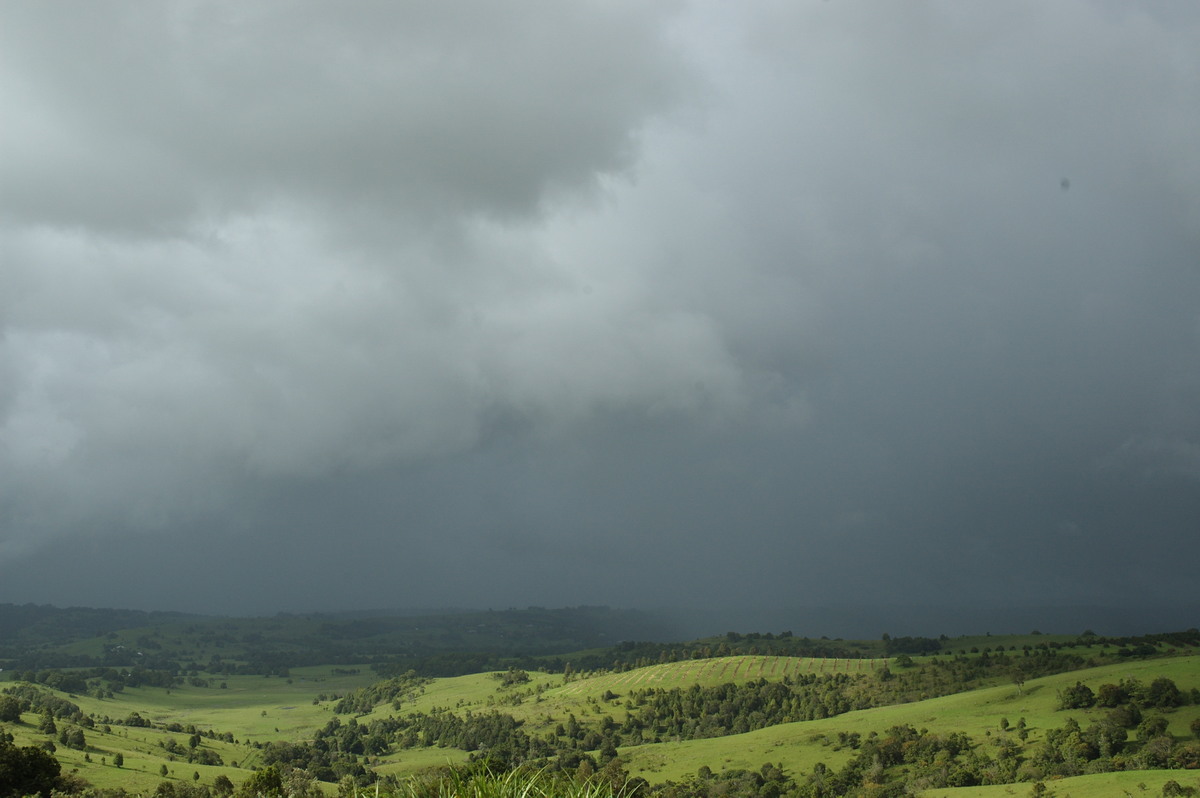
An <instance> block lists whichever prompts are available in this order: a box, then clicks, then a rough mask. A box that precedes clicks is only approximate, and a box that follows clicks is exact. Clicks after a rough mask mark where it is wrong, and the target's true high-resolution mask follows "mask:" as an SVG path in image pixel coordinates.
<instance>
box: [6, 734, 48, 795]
mask: <svg viewBox="0 0 1200 798" xmlns="http://www.w3.org/2000/svg"><path fill="white" fill-rule="evenodd" d="M61 774H62V767H61V766H60V765H59V764H58V760H57V759H55V758H54V756H53V755H52V754H50V753H49V752H47V751H43V750H42V749H40V748H37V747H35V746H32V745H27V746H23V747H21V748H18V747H17V746H15V745H13V744H12V742H11V741H10V740H9V738H8V737H7V736H0V798H19V796H24V795H41V796H44V798H49V795H50V793H51V791H52V790H53V789H54V788H55V787H56V786H57V784H58V780H59V777H60V776H61Z"/></svg>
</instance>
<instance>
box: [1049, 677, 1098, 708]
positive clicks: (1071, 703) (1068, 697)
mask: <svg viewBox="0 0 1200 798" xmlns="http://www.w3.org/2000/svg"><path fill="white" fill-rule="evenodd" d="M1095 703H1096V694H1095V693H1093V692H1092V688H1090V687H1088V686H1087V685H1086V684H1083V683H1082V682H1075V685H1074V686H1073V687H1067V688H1065V689H1063V690H1060V691H1059V694H1058V708H1059V709H1086V708H1088V707H1090V706H1093V705H1095Z"/></svg>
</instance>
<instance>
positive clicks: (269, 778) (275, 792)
mask: <svg viewBox="0 0 1200 798" xmlns="http://www.w3.org/2000/svg"><path fill="white" fill-rule="evenodd" d="M237 795H238V798H277V797H278V796H280V795H283V779H282V778H281V777H280V775H279V770H278V769H277V768H276V767H275V766H274V765H268V766H267V767H265V768H263V769H262V770H259V771H256V772H255V773H254V774H253V775H252V776H251V777H250V778H248V779H246V780H245V781H244V782H243V783H242V786H241V789H239V790H238V791H237Z"/></svg>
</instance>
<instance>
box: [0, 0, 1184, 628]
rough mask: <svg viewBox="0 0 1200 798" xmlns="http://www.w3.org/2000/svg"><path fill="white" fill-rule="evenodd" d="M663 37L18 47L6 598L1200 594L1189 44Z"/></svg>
mask: <svg viewBox="0 0 1200 798" xmlns="http://www.w3.org/2000/svg"><path fill="white" fill-rule="evenodd" d="M664 9H665V7H661V6H654V7H653V8H649V9H648V8H647V7H644V6H643V5H642V4H631V5H628V6H620V5H613V4H596V5H592V4H562V3H549V4H517V5H512V4H509V5H504V6H497V5H494V4H481V5H480V6H478V7H467V6H463V5H446V4H429V5H417V4H409V5H405V6H403V7H394V6H392V5H388V4H380V5H373V4H360V5H356V6H353V10H352V11H351V12H348V11H347V10H346V8H344V7H338V8H335V7H333V6H328V5H324V4H312V5H308V4H270V3H268V4H256V5H253V6H248V7H245V8H243V7H242V6H235V5H220V4H203V5H191V4H184V3H167V4H157V5H154V6H140V5H139V6H132V5H129V6H123V5H115V6H114V5H109V6H105V7H103V8H100V7H96V8H93V9H92V10H90V11H86V12H81V13H80V14H73V15H71V16H70V17H69V18H67V17H63V16H61V15H59V16H56V14H58V12H57V11H56V10H55V9H54V7H50V6H45V5H38V4H24V5H13V6H11V8H10V11H11V13H8V14H7V16H8V19H7V20H6V22H8V23H9V24H6V25H5V26H3V29H4V33H3V34H2V35H3V36H5V41H4V42H3V46H2V47H0V66H2V68H3V70H4V75H5V80H4V82H3V88H2V90H3V91H4V92H5V95H4V99H3V102H4V105H5V106H6V108H8V107H11V108H15V109H18V110H19V113H18V114H17V115H16V116H15V118H16V119H18V122H17V123H16V124H14V125H12V126H8V127H7V128H6V130H5V132H4V134H3V135H4V136H5V138H4V145H3V146H4V150H5V154H4V158H3V159H0V164H2V166H0V186H2V187H3V188H2V189H0V192H2V193H0V212H2V213H3V225H4V228H3V229H4V241H3V244H2V247H3V252H2V253H0V254H2V256H3V260H4V267H3V270H2V271H0V322H2V324H3V338H0V469H2V470H0V480H2V483H3V484H2V486H0V487H2V491H3V492H2V494H0V523H2V525H3V526H2V529H0V533H2V535H3V537H2V538H0V573H3V574H4V576H5V579H4V583H5V585H6V589H5V590H4V591H3V592H0V600H18V601H23V600H55V601H59V602H77V603H92V604H104V603H121V604H133V605H148V604H158V605H162V606H171V607H183V608H189V609H192V608H205V607H209V608H217V609H221V610H225V611H240V610H266V611H269V610H273V609H279V608H305V609H315V608H321V607H328V606H380V605H398V604H410V605H411V604H421V605H476V606H494V605H501V606H507V605H509V604H524V603H538V604H572V603H580V602H589V603H610V604H618V605H622V604H637V603H643V604H645V603H653V604H659V605H682V604H697V605H708V606H733V607H738V606H741V607H753V606H756V605H772V606H783V605H789V604H829V603H854V602H857V601H885V600H894V599H895V598H896V597H898V596H903V597H904V599H905V600H908V601H916V602H944V601H949V600H953V601H954V602H957V603H963V602H967V603H969V602H980V603H993V604H994V603H1002V602H1009V601H1014V602H1019V603H1039V602H1041V603H1045V602H1054V603H1080V602H1086V603H1105V602H1108V603H1112V602H1116V601H1151V600H1154V601H1176V600H1179V599H1180V598H1182V597H1183V596H1184V595H1186V594H1187V591H1188V590H1190V587H1189V586H1190V584H1191V575H1190V570H1191V569H1190V564H1191V563H1194V562H1195V558H1196V556H1197V553H1198V552H1197V549H1196V543H1195V536H1194V530H1195V528H1196V519H1197V518H1200V506H1198V502H1197V499H1196V498H1195V496H1197V495H1200V491H1198V490H1197V487H1198V485H1197V483H1198V481H1200V455H1198V454H1197V452H1198V450H1200V420H1198V418H1200V415H1198V414H1197V413H1196V408H1197V407H1200V404H1198V402H1200V269H1198V267H1197V264H1198V263H1200V190H1198V189H1197V186H1200V154H1198V151H1197V150H1196V148H1195V146H1194V142H1193V137H1194V131H1195V130H1196V129H1200V100H1198V99H1197V98H1200V61H1198V57H1197V55H1196V53H1198V52H1200V46H1197V45H1200V16H1197V15H1196V14H1195V13H1191V12H1181V11H1179V7H1178V6H1170V7H1168V6H1164V7H1162V8H1161V9H1160V8H1156V7H1154V6H1139V7H1137V8H1130V7H1125V6H1120V5H1109V4H1104V3H1059V4H1054V5H1050V6H1048V5H1045V4H1039V3H1014V4H1006V5H1003V6H995V7H993V6H987V7H984V6H964V5H962V4H956V3H946V4H938V3H921V4H914V5H908V6H896V7H887V8H881V7H880V6H879V5H878V4H870V3H861V4H859V3H852V2H840V3H824V4H811V5H797V4H793V3H765V4H758V5H755V6H754V7H752V8H750V7H747V8H735V7H732V6H726V5H722V4H691V5H683V6H679V7H670V8H669V9H665V10H664ZM1068 186H1069V189H1068V188H1067V187H1068ZM134 533H138V534H134ZM230 552H236V553H237V554H238V555H239V556H237V557H230V556H229V553H230ZM172 559H178V560H180V561H186V562H190V563H193V564H195V566H196V573H198V574H203V576H198V577H196V578H195V579H194V581H191V582H189V579H191V578H190V577H183V578H182V582H178V583H177V582H175V581H174V580H172V579H167V578H165V577H163V576H162V575H161V573H162V572H161V569H162V565H161V564H162V563H163V562H170V561H172ZM264 563H270V564H271V567H268V568H265V569H264V567H263V564H264ZM98 564H100V565H102V566H103V569H104V572H105V574H106V577H107V578H106V580H105V583H106V585H107V586H106V587H103V588H102V587H99V586H97V582H96V580H94V579H92V578H91V577H90V576H89V574H91V573H93V572H95V571H96V570H97V565H98ZM48 573H58V574H62V575H64V576H66V577H68V578H65V579H63V580H61V581H60V582H58V583H57V584H56V585H53V586H46V587H39V583H44V582H45V581H46V580H45V578H44V575H45V574H48ZM211 580H218V581H219V582H220V584H221V585H222V589H221V590H220V591H218V592H219V596H218V595H214V593H213V591H211V590H205V591H203V593H198V592H194V591H195V589H196V588H197V587H198V586H199V585H200V584H201V583H203V584H206V585H207V584H211V583H212V582H211ZM64 583H65V584H66V585H70V587H66V586H64ZM114 584H119V585H122V586H123V587H121V588H119V589H118V588H114V587H112V585H114ZM175 584H179V585H180V586H181V587H184V586H186V587H190V588H192V590H193V592H194V595H195V597H194V598H187V599H186V600H185V599H183V598H181V597H179V596H174V597H172V596H168V595H167V594H168V593H169V592H170V590H171V587H172V585H175ZM314 585H322V586H328V591H329V592H328V593H326V592H325V590H324V589H322V590H314V587H313V586H314ZM186 587H184V589H186ZM106 591H107V592H106Z"/></svg>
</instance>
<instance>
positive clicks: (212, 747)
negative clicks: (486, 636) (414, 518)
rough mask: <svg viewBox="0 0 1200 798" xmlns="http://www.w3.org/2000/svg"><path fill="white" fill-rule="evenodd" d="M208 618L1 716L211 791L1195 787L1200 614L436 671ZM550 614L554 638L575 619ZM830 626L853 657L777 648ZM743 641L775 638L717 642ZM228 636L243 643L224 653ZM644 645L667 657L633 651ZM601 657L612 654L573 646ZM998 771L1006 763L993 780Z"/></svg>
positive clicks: (35, 681)
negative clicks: (1138, 631) (1144, 632)
mask: <svg viewBox="0 0 1200 798" xmlns="http://www.w3.org/2000/svg"><path fill="white" fill-rule="evenodd" d="M515 617H517V616H511V617H508V621H513V620H514V618H515ZM136 620H138V621H139V622H140V620H142V619H141V618H139V619H136ZM357 620H361V619H356V621H357ZM560 620H561V619H560ZM258 621H260V622H261V621H263V619H258ZM398 622H399V621H397V620H395V619H392V620H390V621H388V622H387V623H385V624H382V625H380V624H376V625H374V626H372V627H371V628H370V629H368V628H367V627H366V626H363V625H358V626H354V627H352V628H353V629H356V630H358V631H357V632H355V633H354V634H353V635H351V634H349V633H347V636H348V637H351V638H353V639H358V640H361V639H364V636H365V639H374V640H375V643H378V642H379V640H381V639H383V637H387V635H389V634H392V633H393V632H394V628H393V631H392V632H389V631H387V628H391V625H394V624H395V623H398ZM404 622H405V623H409V624H412V623H414V621H413V620H412V619H411V618H410V619H407V620H405V621H404ZM90 623H91V621H89V624H90ZM207 623H208V622H206V623H198V622H196V621H195V620H193V619H186V620H181V619H177V618H169V619H165V620H164V621H163V622H162V623H158V624H154V625H151V626H139V627H136V628H132V629H129V628H118V629H109V630H108V631H105V632H103V634H102V635H101V636H100V637H99V638H96V637H90V638H89V637H77V638H74V639H70V640H67V641H66V642H65V643H64V642H62V640H59V641H58V642H57V643H54V644H43V647H44V649H45V650H48V651H54V652H57V653H59V654H63V655H65V656H67V657H68V661H70V657H97V656H103V652H104V651H105V650H106V649H112V648H113V647H116V646H126V647H127V648H128V647H133V649H134V653H135V654H136V652H137V651H143V655H145V653H146V652H145V651H144V650H143V649H147V648H148V649H149V650H151V651H163V652H166V653H169V654H170V655H171V658H174V657H177V656H183V655H185V654H186V655H189V656H194V657H196V658H197V661H195V662H188V663H186V664H187V665H189V666H193V667H187V668H184V667H182V666H180V667H164V668H161V669H153V668H145V667H128V666H119V665H118V666H111V667H108V668H97V667H94V666H88V667H82V668H74V669H72V668H58V669H41V670H38V671H31V670H23V671H17V672H15V673H14V672H13V671H12V670H9V671H7V672H6V673H5V674H4V675H6V676H8V677H9V681H7V682H4V683H0V687H3V688H4V690H5V692H6V693H7V696H0V707H3V703H2V702H3V701H4V700H5V698H7V699H8V700H10V701H17V702H19V703H21V707H20V708H21V709H22V710H23V711H21V712H20V714H19V719H18V720H16V721H12V720H10V721H8V722H0V726H3V728H4V730H5V732H6V733H7V734H10V735H11V736H12V738H13V743H14V744H15V745H16V746H18V747H19V746H37V747H41V748H48V747H51V746H52V747H53V749H54V751H53V753H54V756H55V757H56V758H57V760H58V761H59V762H60V763H61V765H62V768H63V770H64V772H67V773H73V774H76V775H78V776H80V777H82V778H83V779H86V781H87V782H89V783H91V784H92V785H94V786H95V787H96V788H114V789H115V788H123V789H126V790H129V791H132V792H150V791H153V790H156V789H157V790H159V791H160V793H161V791H162V789H163V788H161V787H160V784H161V783H162V782H163V781H164V780H166V781H167V782H168V783H170V784H172V785H174V787H173V788H172V789H175V790H177V793H176V794H178V795H180V796H182V795H189V796H190V795H192V793H190V792H188V791H189V790H193V791H196V790H201V791H202V788H210V792H211V789H215V787H214V786H213V785H215V784H217V783H218V779H219V777H224V778H227V779H228V780H229V781H230V782H231V783H232V784H233V785H235V786H236V785H239V784H243V783H245V782H247V780H248V779H251V778H252V776H254V774H255V773H256V771H257V772H264V771H263V770H262V769H263V768H267V767H274V768H278V769H280V770H281V771H282V772H284V773H290V774H292V778H301V777H303V778H309V777H312V778H316V779H318V780H319V782H320V784H318V785H317V786H318V787H319V788H320V789H323V790H324V791H325V792H327V793H330V794H333V793H336V792H337V790H338V787H337V784H338V782H339V781H340V782H342V783H343V786H344V787H345V788H346V789H349V787H350V785H351V783H352V782H353V781H357V782H358V783H359V784H360V785H362V786H364V787H365V786H367V785H369V784H371V783H372V782H374V781H375V780H377V779H381V780H382V782H380V784H382V786H384V787H387V785H389V784H391V785H393V786H394V785H395V784H397V782H395V779H401V778H406V777H408V776H411V775H413V774H418V773H421V772H423V771H426V770H428V769H429V768H445V767H459V766H464V765H466V764H467V763H469V762H471V761H480V762H486V763H488V764H489V766H491V767H493V768H500V769H506V768H509V767H514V766H518V765H521V764H524V765H528V766H532V767H536V768H542V769H547V770H548V771H549V772H563V773H565V774H567V775H571V776H584V777H589V778H591V779H593V780H596V779H599V780H602V781H606V783H618V784H619V783H624V780H625V779H627V778H632V779H634V780H635V781H634V782H633V783H634V784H635V785H636V784H643V787H642V788H641V790H642V791H643V792H656V793H657V794H661V795H664V796H684V795H688V796H708V795H713V796H715V795H722V796H728V798H733V797H734V796H739V795H747V796H748V795H764V796H767V795H769V796H773V797H774V796H779V795H788V794H794V795H798V796H805V797H806V798H826V796H831V795H841V794H852V795H901V794H920V795H927V796H941V797H942V798H960V797H961V798H972V796H1000V795H1028V794H1030V790H1032V789H1033V788H1034V787H1035V785H1037V784H1038V783H1039V782H1040V783H1042V784H1043V785H1045V787H1046V788H1047V789H1048V790H1050V791H1051V793H1047V794H1055V795H1059V796H1065V795H1067V794H1068V793H1069V794H1071V795H1073V796H1089V795H1096V796H1099V795H1104V794H1106V793H1105V792H1104V791H1105V790H1110V791H1111V790H1118V792H1115V793H1107V794H1113V795H1115V796H1117V798H1119V796H1120V795H1121V794H1122V793H1121V792H1120V790H1129V792H1130V793H1131V794H1133V795H1158V794H1160V793H1161V791H1162V789H1163V785H1166V784H1168V783H1169V782H1172V781H1173V782H1175V783H1176V784H1178V785H1180V788H1181V789H1184V791H1185V792H1186V788H1187V787H1189V786H1200V781H1198V780H1197V778H1196V775H1197V773H1200V770H1190V769H1188V768H1193V767H1194V768H1200V742H1197V741H1196V737H1197V735H1198V733H1200V732H1198V729H1200V635H1197V634H1196V633H1195V632H1194V630H1190V631H1189V632H1187V633H1180V634H1178V635H1159V636H1155V637H1148V638H1136V639H1128V640H1108V639H1103V638H1098V637H1096V636H1093V635H1086V636H1081V637H1074V636H1049V635H1025V636H993V635H987V636H983V637H977V638H956V639H953V640H950V639H943V640H941V641H929V640H925V639H916V640H908V639H905V640H901V641H893V640H889V639H886V638H885V639H884V640H882V641H808V640H805V639H803V638H791V637H790V636H787V637H779V638H776V637H771V638H766V637H764V636H743V635H733V634H732V633H731V634H730V635H727V636H725V637H722V638H712V639H707V640H703V641H693V642H692V643H685V644H660V645H658V646H657V647H654V646H653V644H633V645H630V644H616V645H614V646H612V647H609V648H607V649H597V648H594V647H593V648H591V649H589V650H586V651H578V650H576V651H574V652H572V651H569V650H566V649H563V650H561V651H558V652H556V653H551V654H544V655H541V656H542V657H544V658H542V659H539V658H537V657H532V656H525V655H522V658H521V659H520V660H519V661H520V662H522V663H531V664H530V665H529V666H528V667H525V668H522V667H518V666H517V665H516V664H512V663H513V662H514V661H515V659H516V658H514V657H509V658H507V659H504V658H500V659H498V660H489V661H505V662H508V663H509V664H508V665H507V666H505V667H504V668H502V669H499V670H487V671H483V672H476V673H470V674H464V675H460V676H447V677H431V676H427V675H423V674H420V673H418V672H416V671H400V669H399V668H400V666H401V665H403V664H404V663H403V662H396V661H389V662H384V663H379V662H376V663H375V666H376V668H375V669H374V670H373V669H372V668H371V667H370V664H371V663H370V662H369V661H368V662H360V663H345V662H341V661H337V662H333V663H326V664H323V665H312V666H289V667H287V668H286V669H285V671H284V675H272V674H269V673H268V674H246V673H237V672H232V673H230V672H226V671H227V670H229V669H227V668H222V669H221V670H207V669H206V668H205V667H204V665H205V664H207V663H208V662H219V663H226V662H230V661H235V662H236V661H239V659H241V658H244V657H246V656H247V655H248V653H249V648H246V647H241V648H239V647H238V645H240V644H238V645H235V643H236V641H237V640H239V639H244V638H247V637H253V636H254V635H258V634H261V635H262V637H261V638H260V639H259V643H261V641H262V640H270V641H271V645H273V646H277V647H282V646H284V643H285V642H286V640H287V639H288V635H293V636H295V637H294V639H295V640H296V641H303V640H304V639H306V638H305V635H313V634H319V632H318V631H314V628H313V627H312V625H311V624H313V623H316V622H314V621H313V620H312V619H300V620H287V619H285V620H284V621H281V622H280V625H279V627H278V628H275V629H272V628H270V626H271V623H273V621H271V622H267V623H265V624H264V623H257V622H256V623H251V622H250V621H246V622H245V623H244V624H243V623H242V622H239V621H214V622H212V623H215V624H217V625H218V627H219V626H220V624H225V626H224V627H223V629H222V632H221V633H220V634H216V633H215V632H213V633H212V635H211V636H210V635H209V632H210V631H211V627H210V626H209V625H207ZM456 623H457V622H456ZM381 628H383V629H384V631H382V632H381V631H380V629H381ZM456 628H457V627H456ZM505 628H506V627H503V626H497V627H495V629H494V630H493V631H495V630H501V631H503V630H504V629H505ZM526 628H527V627H526ZM206 630H207V631H206ZM297 630H301V631H297ZM304 630H307V631H304ZM85 631H87V632H91V631H94V629H93V628H92V627H91V626H88V628H87V629H86V630H85ZM420 631H422V632H423V633H425V634H427V635H429V636H430V637H431V638H433V639H436V638H439V636H442V635H443V632H440V631H438V630H433V629H424V630H420ZM501 631H495V633H496V634H501ZM542 631H544V632H546V633H547V635H548V636H547V637H545V638H543V639H542V640H543V643H545V645H546V646H547V647H548V648H547V649H546V650H549V647H552V645H553V644H552V642H551V641H552V640H553V639H555V638H554V636H555V635H557V634H559V633H560V632H561V629H560V627H559V626H554V625H551V626H549V627H547V628H546V629H543V630H542ZM368 632H369V634H368ZM360 633H361V634H360ZM503 634H508V632H507V631H503ZM531 634H532V633H531ZM356 635H357V636H356ZM381 635H382V637H381ZM68 636H69V635H68ZM26 639H27V640H28V639H31V638H30V637H29V636H26ZM122 641H124V642H122ZM146 641H150V642H152V643H158V644H159V645H160V646H161V649H154V648H153V646H144V645H142V644H144V643H145V642H146ZM251 642H253V641H251ZM375 643H372V645H374V644H375ZM296 645H297V646H299V642H297V643H296ZM380 645H382V644H380ZM563 645H566V643H563ZM815 645H816V646H826V645H829V646H832V647H833V650H836V651H837V652H839V653H842V654H845V655H848V656H829V657H813V656H780V655H777V654H774V653H769V652H771V651H772V650H773V647H774V646H783V647H794V648H795V650H812V648H813V646H815ZM750 647H754V648H756V649H762V650H765V651H767V652H768V653H757V654H750V653H730V654H727V655H722V656H717V654H718V653H719V652H724V651H736V650H738V649H739V648H740V649H741V650H743V651H748V649H749V648H750ZM906 648H907V649H909V650H911V651H913V652H914V653H912V654H909V653H905V652H904V649H906ZM897 649H899V653H897ZM218 650H224V651H225V652H226V653H227V654H230V657H229V658H228V659H226V658H225V657H224V656H219V657H218V658H217V659H215V660H214V659H213V658H212V652H215V651H218ZM280 650H282V648H280ZM347 650H350V649H347ZM380 650H381V651H382V650H383V649H382V648H381V649H380ZM447 650H449V649H447ZM508 650H509V651H510V652H511V651H515V648H512V647H510V648H509V649H508ZM889 650H890V653H891V656H889V657H886V658H885V657H884V656H883V655H884V653H885V652H888V651H889ZM652 651H658V652H659V654H658V655H657V656H651V655H650V654H649V653H648V652H652ZM97 652H99V653H97ZM205 654H208V655H209V659H208V660H207V661H206V662H200V661H199V660H200V659H204V655H205ZM624 655H628V657H627V658H623V657H624ZM303 656H305V657H307V656H310V654H308V653H306V654H304V655H303ZM485 658H486V657H485ZM647 659H657V660H660V661H659V662H657V663H655V664H642V665H641V666H640V667H639V666H637V664H636V663H637V662H638V661H641V662H642V663H645V662H646V660H647ZM464 661H465V660H460V661H459V663H458V664H462V663H463V662H464ZM601 661H609V662H611V663H612V667H610V668H595V669H589V670H585V671H580V670H578V669H576V667H575V666H572V665H571V664H570V663H573V662H574V663H589V662H590V663H595V662H601ZM235 670H236V669H235ZM14 676H15V677H20V678H17V679H14V678H12V677H14ZM1167 684H1169V685H1170V690H1167V688H1166V687H1165V686H1164V685H1167ZM1172 690H1173V691H1174V692H1171V691H1172ZM1089 702H1090V703H1089ZM1106 704H1107V705H1106ZM1064 705H1069V706H1070V708H1063V707H1064ZM1118 738H1119V739H1118ZM1064 752H1065V753H1064ZM118 762H119V763H120V764H119V765H118ZM164 770H165V772H164ZM589 774H590V775H589ZM639 780H644V782H642V781H639ZM988 780H992V781H1001V782H1004V783H994V784H986V783H983V784H979V782H986V781H988ZM301 781H303V779H301ZM954 783H961V784H963V786H959V787H954V788H951V787H950V785H951V784H954ZM322 784H323V786H320V785H322ZM655 785H657V786H655ZM822 785H825V786H822ZM1139 785H1145V789H1144V790H1143V789H1141V787H1140V786H1139ZM0 786H2V785H0ZM316 788H317V787H313V789H316ZM1170 789H1173V788H1170ZM822 790H825V791H824V792H822ZM0 794H2V792H0ZM195 798H202V796H201V795H199V794H197V795H196V796H195Z"/></svg>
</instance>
